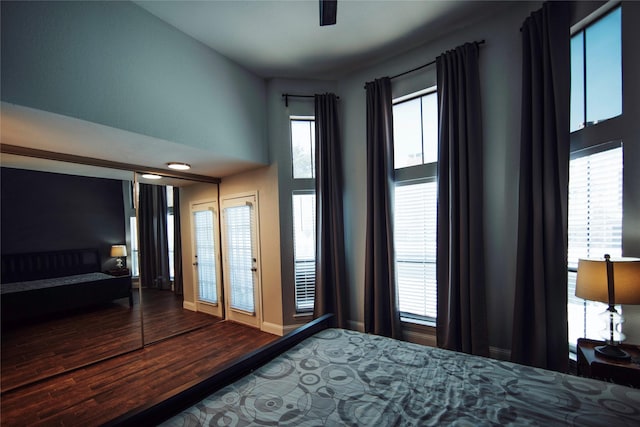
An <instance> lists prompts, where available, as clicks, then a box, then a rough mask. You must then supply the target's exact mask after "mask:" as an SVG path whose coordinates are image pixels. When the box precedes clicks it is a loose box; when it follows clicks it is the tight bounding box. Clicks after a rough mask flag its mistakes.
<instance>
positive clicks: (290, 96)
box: [282, 93, 340, 107]
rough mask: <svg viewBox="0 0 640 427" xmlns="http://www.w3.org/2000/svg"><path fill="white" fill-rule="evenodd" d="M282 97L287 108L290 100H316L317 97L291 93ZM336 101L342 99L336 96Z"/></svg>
mask: <svg viewBox="0 0 640 427" xmlns="http://www.w3.org/2000/svg"><path fill="white" fill-rule="evenodd" d="M282 97H283V98H284V105H285V107H288V106H289V98H315V95H294V94H291V93H283V94H282ZM336 99H340V97H339V96H336Z"/></svg>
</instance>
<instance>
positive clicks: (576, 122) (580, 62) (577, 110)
mask: <svg viewBox="0 0 640 427" xmlns="http://www.w3.org/2000/svg"><path fill="white" fill-rule="evenodd" d="M584 121H585V118H584V31H581V32H579V33H578V34H576V35H575V36H573V37H571V122H570V123H569V131H571V132H573V131H576V130H578V129H581V128H582V126H583V123H584Z"/></svg>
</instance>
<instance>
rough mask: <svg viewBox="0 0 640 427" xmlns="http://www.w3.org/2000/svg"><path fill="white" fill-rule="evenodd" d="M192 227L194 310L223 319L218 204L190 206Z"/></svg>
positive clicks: (206, 203) (212, 202)
mask: <svg viewBox="0 0 640 427" xmlns="http://www.w3.org/2000/svg"><path fill="white" fill-rule="evenodd" d="M191 224H192V228H193V230H192V231H193V232H192V236H193V239H192V241H193V263H192V264H193V277H194V282H195V295H196V309H197V311H202V312H204V313H208V314H213V315H215V316H219V317H223V315H224V313H223V310H222V307H223V305H222V304H221V303H220V301H221V297H222V284H221V283H222V281H221V276H220V242H219V239H218V236H219V233H218V207H217V202H216V201H211V202H204V203H194V204H192V205H191Z"/></svg>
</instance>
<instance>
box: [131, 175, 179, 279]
mask: <svg viewBox="0 0 640 427" xmlns="http://www.w3.org/2000/svg"><path fill="white" fill-rule="evenodd" d="M139 198H140V202H139V204H138V209H139V210H140V212H139V214H138V217H139V221H140V231H139V233H140V275H141V285H142V286H143V287H146V288H157V289H171V283H170V280H169V245H168V240H167V189H166V187H164V186H162V185H150V184H140V196H139Z"/></svg>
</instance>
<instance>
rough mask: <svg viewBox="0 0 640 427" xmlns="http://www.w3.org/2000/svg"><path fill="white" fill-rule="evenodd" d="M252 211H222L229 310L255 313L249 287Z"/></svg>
mask: <svg viewBox="0 0 640 427" xmlns="http://www.w3.org/2000/svg"><path fill="white" fill-rule="evenodd" d="M251 217H252V207H251V206H248V205H247V206H234V207H230V208H225V221H226V229H227V259H228V261H229V279H230V284H229V285H230V288H231V296H230V301H229V302H230V306H231V307H233V308H237V309H239V310H243V311H246V312H249V313H254V312H255V305H254V283H253V271H252V268H253V246H252V244H253V242H252V238H251V234H252V218H251Z"/></svg>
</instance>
